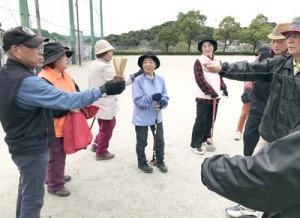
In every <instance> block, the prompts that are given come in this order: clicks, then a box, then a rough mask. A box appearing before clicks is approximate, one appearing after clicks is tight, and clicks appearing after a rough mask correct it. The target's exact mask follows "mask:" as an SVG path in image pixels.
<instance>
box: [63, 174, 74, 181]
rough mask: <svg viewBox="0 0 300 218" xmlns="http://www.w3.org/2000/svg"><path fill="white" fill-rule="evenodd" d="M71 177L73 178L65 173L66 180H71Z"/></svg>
mask: <svg viewBox="0 0 300 218" xmlns="http://www.w3.org/2000/svg"><path fill="white" fill-rule="evenodd" d="M71 179H72V177H71V176H69V175H64V180H65V182H70V181H71Z"/></svg>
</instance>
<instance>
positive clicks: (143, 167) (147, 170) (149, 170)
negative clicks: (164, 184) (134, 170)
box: [138, 163, 153, 173]
mask: <svg viewBox="0 0 300 218" xmlns="http://www.w3.org/2000/svg"><path fill="white" fill-rule="evenodd" d="M138 168H139V169H140V170H142V171H143V172H144V173H152V172H153V168H152V167H150V166H149V165H148V164H147V163H145V164H143V165H139V166H138Z"/></svg>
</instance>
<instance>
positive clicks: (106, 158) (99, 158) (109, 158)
mask: <svg viewBox="0 0 300 218" xmlns="http://www.w3.org/2000/svg"><path fill="white" fill-rule="evenodd" d="M114 158H115V156H113V157H96V160H111V159H114Z"/></svg>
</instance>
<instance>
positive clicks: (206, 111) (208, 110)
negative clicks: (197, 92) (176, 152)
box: [191, 102, 218, 148]
mask: <svg viewBox="0 0 300 218" xmlns="http://www.w3.org/2000/svg"><path fill="white" fill-rule="evenodd" d="M217 111H218V104H216V114H215V120H216V117H217ZM212 118H213V105H212V104H203V103H202V102H197V114H196V119H195V123H194V126H193V132H192V142H191V147H192V148H197V147H201V146H202V142H204V141H206V139H207V138H210V137H211V128H212Z"/></svg>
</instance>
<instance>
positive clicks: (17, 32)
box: [3, 26, 49, 51]
mask: <svg viewBox="0 0 300 218" xmlns="http://www.w3.org/2000/svg"><path fill="white" fill-rule="evenodd" d="M48 41H49V39H48V38H45V37H41V36H38V35H36V34H35V32H33V31H32V30H31V29H29V28H27V27H24V26H18V27H15V28H12V29H10V30H7V31H5V32H4V34H3V50H4V51H7V50H9V49H10V48H11V46H13V45H20V44H23V45H27V46H38V45H40V44H41V43H42V42H48Z"/></svg>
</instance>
